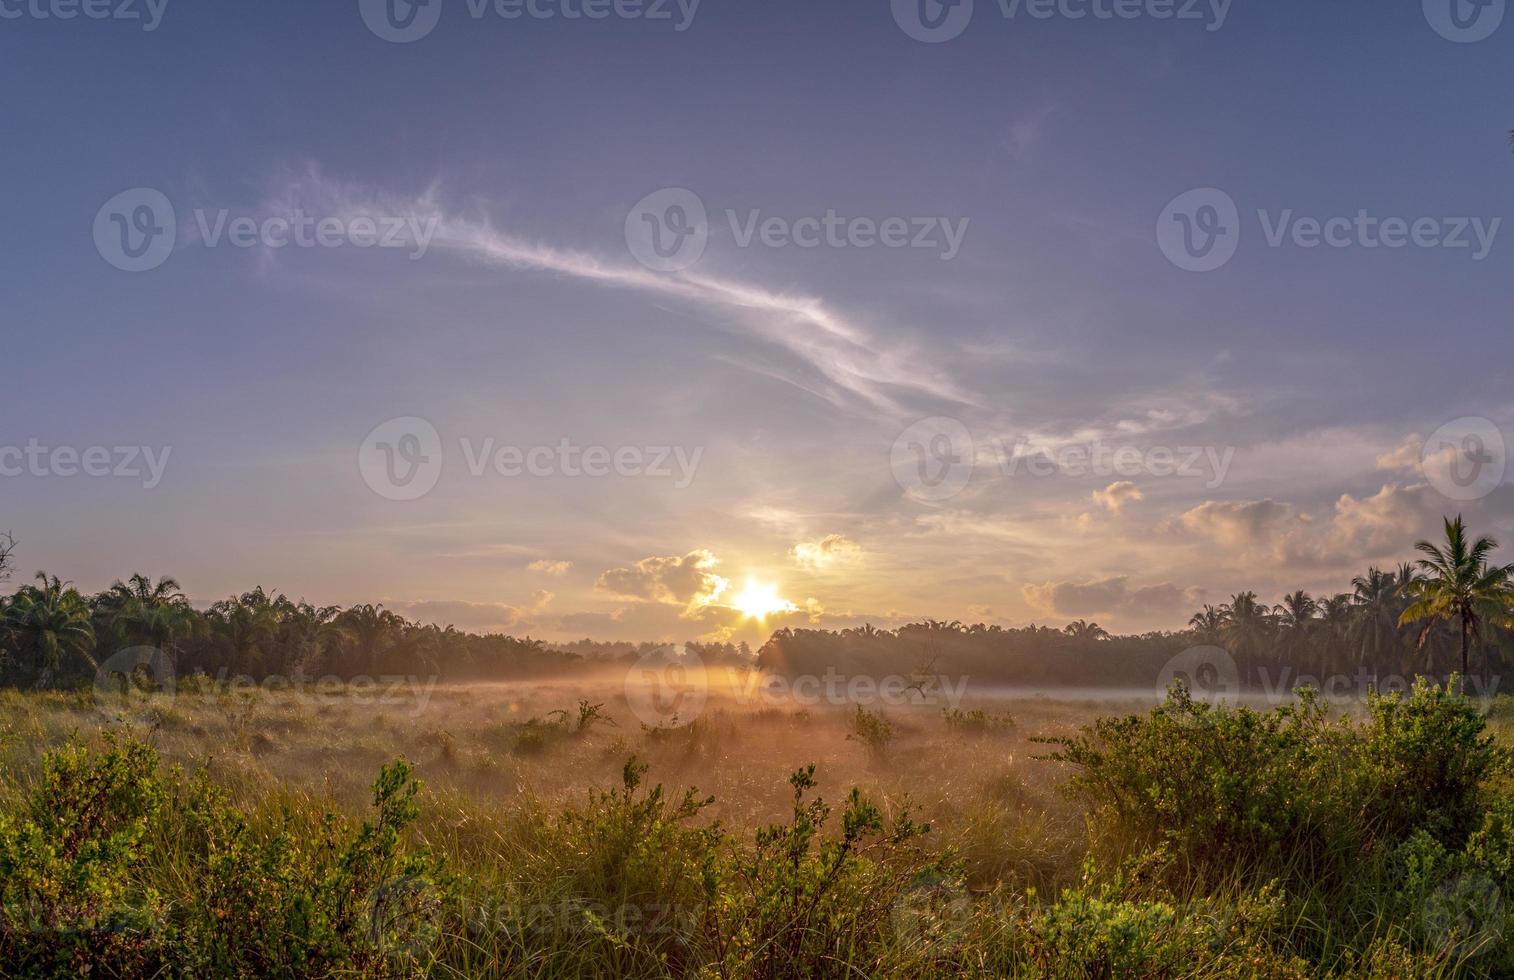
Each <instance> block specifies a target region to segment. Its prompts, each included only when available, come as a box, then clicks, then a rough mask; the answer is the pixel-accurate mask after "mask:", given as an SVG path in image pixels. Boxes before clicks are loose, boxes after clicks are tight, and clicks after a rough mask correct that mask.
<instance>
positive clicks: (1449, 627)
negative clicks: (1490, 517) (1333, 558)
mask: <svg viewBox="0 0 1514 980" xmlns="http://www.w3.org/2000/svg"><path fill="white" fill-rule="evenodd" d="M1497 547H1498V545H1497V542H1496V541H1494V540H1493V539H1492V538H1490V537H1485V536H1484V537H1476V538H1474V537H1473V536H1472V535H1471V534H1470V533H1469V532H1468V531H1467V528H1466V524H1465V522H1464V521H1463V520H1462V519H1461V518H1460V517H1457V518H1455V519H1447V520H1446V522H1445V537H1444V540H1443V541H1441V542H1439V543H1434V542H1430V541H1421V542H1419V543H1418V544H1417V545H1416V546H1415V548H1416V551H1417V552H1418V554H1419V556H1420V557H1419V558H1418V559H1416V560H1414V561H1407V562H1404V563H1402V564H1400V565H1398V566H1397V567H1396V568H1393V569H1381V568H1370V569H1368V570H1367V571H1366V572H1365V573H1364V574H1362V575H1358V576H1356V577H1355V578H1353V579H1352V580H1351V587H1350V590H1349V591H1344V592H1338V593H1334V594H1331V595H1324V596H1314V595H1311V594H1310V593H1308V592H1306V591H1304V590H1296V591H1293V592H1290V593H1288V594H1287V595H1285V596H1283V597H1282V599H1281V601H1280V602H1277V603H1275V604H1268V603H1266V602H1264V601H1263V600H1262V599H1260V598H1259V597H1258V595H1257V593H1255V592H1251V591H1247V592H1240V593H1238V594H1236V595H1234V596H1232V597H1231V598H1230V601H1229V602H1226V603H1223V604H1220V605H1206V606H1204V608H1203V609H1201V610H1199V611H1198V612H1197V613H1195V614H1194V615H1193V617H1192V618H1191V619H1190V620H1189V622H1188V628H1187V629H1186V630H1181V631H1176V632H1168V631H1158V632H1150V633H1144V634H1141V635H1138V636H1114V635H1111V634H1110V633H1109V632H1108V631H1107V630H1105V629H1104V628H1103V627H1101V626H1099V625H1098V624H1097V623H1091V622H1087V621H1085V620H1078V621H1076V622H1073V623H1071V624H1069V625H1067V626H1065V627H1063V628H1061V629H1053V628H1050V627H1046V626H1037V625H1034V624H1033V625H1030V626H1027V627H1023V628H1006V627H1002V626H991V625H985V624H982V623H977V624H971V625H969V624H965V623H961V622H940V621H934V620H929V621H926V622H923V623H914V624H910V625H907V626H903V627H900V628H899V629H897V630H880V629H876V628H874V627H872V626H862V627H858V628H855V629H845V630H840V631H832V630H813V629H783V630H779V631H778V632H777V633H775V634H773V636H772V638H771V639H770V640H768V642H767V643H766V644H764V645H763V647H762V648H761V650H759V651H758V662H759V664H760V665H761V666H762V667H764V668H766V669H769V670H774V671H778V672H782V673H791V674H802V673H819V672H823V671H825V670H828V669H829V670H838V671H841V672H844V673H869V674H880V673H882V674H887V673H899V672H901V671H902V672H904V673H910V672H915V673H921V672H926V673H929V672H942V673H950V674H960V675H967V676H969V677H971V678H972V679H973V680H974V681H975V682H979V683H984V682H987V683H1002V684H1016V685H1031V686H1091V687H1149V686H1150V685H1151V684H1152V682H1153V679H1154V678H1157V677H1159V676H1160V675H1161V674H1162V671H1163V668H1164V667H1165V666H1166V665H1167V664H1168V663H1169V662H1170V661H1171V660H1172V658H1173V657H1175V656H1177V655H1178V654H1179V653H1181V652H1183V651H1184V650H1186V649H1188V648H1191V647H1195V646H1215V647H1220V648H1222V649H1224V650H1225V651H1227V652H1228V653H1229V654H1230V655H1231V657H1232V658H1233V659H1234V660H1235V662H1236V666H1237V670H1238V673H1239V678H1240V680H1241V681H1242V682H1243V683H1246V684H1248V685H1251V686H1260V685H1265V684H1266V683H1267V678H1268V677H1271V678H1274V679H1278V678H1281V679H1284V680H1286V679H1287V678H1289V677H1291V678H1294V679H1297V678H1299V677H1312V678H1315V679H1316V680H1322V679H1324V678H1327V677H1333V676H1341V675H1346V676H1351V675H1359V674H1361V673H1363V672H1366V673H1367V674H1368V675H1370V676H1376V677H1385V676H1398V677H1403V678H1410V677H1414V676H1416V675H1426V676H1444V675H1447V674H1450V673H1452V672H1453V671H1454V672H1459V673H1460V674H1461V675H1462V676H1463V677H1466V676H1469V675H1471V673H1472V671H1473V670H1474V669H1476V670H1481V671H1482V673H1483V674H1484V676H1487V675H1489V674H1495V673H1501V672H1503V671H1505V670H1507V669H1508V667H1509V665H1510V663H1511V662H1514V659H1511V658H1514V565H1499V564H1496V563H1495V562H1493V561H1492V559H1491V556H1492V553H1493V551H1494V550H1495V549H1496V548H1497ZM1264 672H1265V673H1264Z"/></svg>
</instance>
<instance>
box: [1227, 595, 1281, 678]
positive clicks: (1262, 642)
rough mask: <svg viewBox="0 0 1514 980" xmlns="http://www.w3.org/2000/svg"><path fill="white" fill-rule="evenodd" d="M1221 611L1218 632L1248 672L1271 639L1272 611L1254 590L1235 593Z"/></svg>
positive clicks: (1258, 660) (1259, 658)
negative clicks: (1222, 618)
mask: <svg viewBox="0 0 1514 980" xmlns="http://www.w3.org/2000/svg"><path fill="white" fill-rule="evenodd" d="M1221 612H1222V613H1223V614H1224V616H1225V625H1224V627H1223V628H1222V629H1221V633H1220V635H1221V636H1222V637H1224V640H1225V645H1226V646H1227V647H1229V649H1230V653H1231V654H1232V655H1233V656H1234V657H1235V659H1236V661H1237V662H1238V663H1239V664H1241V665H1242V666H1243V668H1244V669H1245V670H1247V671H1248V672H1249V670H1250V669H1251V667H1252V666H1255V665H1256V664H1257V663H1259V662H1260V660H1261V657H1262V654H1263V652H1264V651H1265V650H1266V649H1267V647H1268V646H1269V645H1270V644H1271V642H1272V635H1273V626H1274V619H1273V616H1272V612H1271V610H1269V609H1268V608H1267V606H1266V605H1265V604H1264V603H1261V602H1258V601H1257V598H1256V593H1255V592H1238V593H1236V594H1235V595H1233V596H1231V597H1230V602H1229V604H1228V605H1226V606H1223V607H1221Z"/></svg>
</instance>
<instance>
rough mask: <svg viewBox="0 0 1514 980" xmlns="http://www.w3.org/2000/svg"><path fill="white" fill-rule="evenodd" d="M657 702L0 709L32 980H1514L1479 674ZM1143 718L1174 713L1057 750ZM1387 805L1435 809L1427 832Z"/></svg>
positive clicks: (480, 688) (1417, 818) (1422, 814)
mask: <svg viewBox="0 0 1514 980" xmlns="http://www.w3.org/2000/svg"><path fill="white" fill-rule="evenodd" d="M629 693H630V695H631V699H630V700H629V701H628V697H627V695H628V689H627V687H626V685H625V682H624V677H623V675H622V674H619V673H607V674H605V675H604V676H600V677H592V678H576V679H574V680H571V681H567V680H565V681H560V682H546V683H541V682H533V683H521V684H492V685H472V686H467V687H451V686H434V687H428V686H426V685H423V684H408V683H403V684H396V685H393V686H387V687H381V688H364V689H359V690H353V689H320V690H317V689H314V688H306V689H301V690H288V689H284V690H259V689H252V688H246V689H235V688H231V689H228V688H225V687H211V686H195V685H184V686H181V688H180V690H179V691H178V692H177V693H175V694H172V695H168V694H161V693H159V694H131V695H127V696H125V697H122V696H112V697H107V698H104V699H102V698H101V697H99V696H98V695H96V694H95V693H93V692H91V693H89V694H77V695H75V694H32V693H19V692H6V693H3V694H0V767H3V769H0V775H3V780H4V782H3V796H0V812H3V813H4V814H5V815H6V816H5V817H4V822H3V823H0V861H3V862H5V865H4V868H3V870H6V871H8V872H9V874H10V881H9V883H8V884H7V885H6V886H4V887H5V888H6V889H7V890H6V892H5V898H6V907H7V925H6V929H5V933H4V938H3V940H0V943H3V945H4V947H5V952H6V954H7V960H8V962H9V963H10V964H11V966H10V974H12V975H36V976H56V975H69V971H70V970H74V969H81V968H85V967H87V968H89V969H92V970H93V971H94V974H95V975H101V976H118V975H119V976H157V975H175V974H182V975H194V974H195V973H196V972H201V973H203V971H206V970H214V971H215V972H216V973H217V974H218V975H243V976H278V975H282V976H309V975H328V976H359V975H361V976H386V975H411V974H420V973H429V974H431V975H437V976H580V975H584V976H587V975H616V974H619V975H639V976H664V975H688V976H694V975H703V976H743V977H748V976H772V977H777V976H800V975H825V976H837V977H841V976H931V975H939V976H972V975H980V974H981V973H983V972H985V971H986V972H991V973H999V974H1006V975H1018V976H1027V977H1030V976H1045V975H1054V976H1068V977H1081V976H1152V977H1159V976H1160V977H1167V976H1174V977H1176V976H1236V977H1241V976H1318V975H1341V976H1349V975H1377V976H1382V977H1389V976H1450V975H1467V976H1497V975H1508V974H1507V972H1506V971H1507V969H1508V964H1509V962H1510V960H1509V957H1508V955H1507V952H1506V950H1505V945H1504V938H1503V937H1504V933H1503V928H1504V925H1505V918H1506V913H1505V910H1504V907H1503V902H1502V895H1503V889H1504V887H1505V886H1506V883H1507V877H1508V875H1509V871H1510V868H1509V865H1510V863H1511V860H1510V858H1511V854H1514V845H1511V844H1510V841H1509V833H1508V825H1507V824H1505V823H1502V822H1501V821H1502V820H1503V814H1505V813H1506V812H1514V810H1511V808H1509V807H1508V806H1506V805H1505V797H1503V796H1502V786H1503V782H1504V780H1505V778H1506V777H1505V776H1504V774H1503V767H1504V761H1503V760H1502V758H1501V756H1500V754H1499V751H1498V750H1497V749H1494V748H1490V747H1489V748H1486V753H1485V754H1486V758H1485V759H1483V761H1481V762H1479V761H1476V760H1472V761H1468V762H1466V763H1465V765H1463V762H1462V761H1459V760H1464V759H1466V757H1468V756H1469V754H1476V753H1477V752H1478V751H1482V750H1479V749H1477V748H1476V747H1477V746H1478V745H1480V744H1482V741H1480V740H1483V739H1485V736H1484V734H1483V733H1482V728H1483V725H1484V719H1483V718H1482V716H1481V715H1480V714H1479V713H1478V712H1477V710H1476V709H1475V708H1474V707H1473V706H1471V705H1467V704H1465V703H1464V702H1460V701H1459V699H1455V698H1451V697H1450V696H1449V695H1446V696H1445V698H1443V699H1441V700H1440V701H1436V702H1435V703H1433V704H1432V703H1429V702H1428V700H1427V701H1426V703H1425V704H1423V705H1421V710H1419V711H1417V712H1411V713H1412V714H1414V717H1415V720H1414V722H1413V725H1412V726H1409V727H1408V728H1406V727H1405V726H1404V725H1403V724H1401V723H1398V722H1394V723H1385V722H1383V721H1382V719H1381V718H1379V720H1378V722H1377V723H1376V726H1375V727H1374V722H1373V720H1372V713H1371V712H1369V711H1368V710H1366V709H1365V708H1362V707H1361V706H1357V707H1356V708H1355V709H1351V710H1346V711H1344V712H1343V711H1341V710H1336V711H1334V712H1333V713H1332V714H1333V715H1334V716H1335V717H1336V720H1334V721H1331V720H1327V719H1323V718H1321V719H1315V720H1313V721H1310V720H1308V719H1307V718H1305V719H1304V720H1302V721H1300V720H1299V719H1298V718H1294V719H1293V721H1288V720H1287V717H1286V716H1287V715H1288V712H1282V713H1277V712H1272V713H1268V714H1266V715H1263V714H1254V713H1249V712H1247V713H1243V714H1241V715H1233V714H1226V715H1224V716H1222V717H1215V716H1213V715H1212V714H1203V713H1189V714H1187V715H1185V716H1182V717H1169V718H1167V719H1166V720H1165V721H1164V722H1163V724H1164V725H1167V726H1169V727H1168V728H1167V729H1165V730H1162V729H1160V726H1157V725H1156V722H1155V721H1153V720H1152V716H1151V715H1149V714H1148V713H1149V712H1150V710H1151V707H1152V705H1153V704H1154V703H1155V699H1154V698H1153V697H1152V696H1150V695H1149V694H1148V695H1146V696H1145V698H1144V700H1143V699H1142V698H1141V696H1140V695H1138V694H1132V695H1131V696H1130V697H1129V698H1124V699H1122V698H1112V699H1109V700H1102V701H1077V702H1074V701H1058V700H1053V699H1050V698H1045V697H1026V698H993V699H987V700H985V699H975V698H973V697H972V696H971V695H969V696H968V697H967V699H966V700H965V701H964V702H963V703H962V704H961V705H960V706H959V708H958V709H956V710H953V711H950V712H948V711H945V710H943V708H942V707H941V706H940V705H938V704H903V705H891V706H888V707H885V708H881V709H866V708H864V709H858V708H857V707H856V706H847V705H816V704H800V703H797V702H794V701H792V700H789V699H781V698H774V697H764V698H754V697H752V696H751V693H750V690H746V691H743V690H741V689H736V688H732V687H730V686H728V685H727V684H725V683H724V682H723V679H722V678H720V677H715V678H713V680H712V683H711V686H710V691H709V696H708V700H707V701H706V702H705V703H704V704H703V706H702V710H700V711H699V712H698V715H697V717H696V718H694V719H693V720H692V721H690V722H688V723H687V724H681V725H679V726H678V727H672V726H667V725H654V726H648V725H646V724H645V722H644V721H643V720H642V717H641V716H644V714H645V713H644V712H640V713H638V711H637V706H638V704H640V703H641V702H640V701H639V700H638V692H636V691H635V690H634V688H632V689H630V691H629ZM1423 697H1424V698H1426V699H1428V698H1429V695H1427V694H1426V695H1423ZM1457 705H1460V706H1461V707H1462V708H1464V709H1465V710H1464V711H1461V712H1460V713H1458V711H1457V710H1456V706H1457ZM1399 710H1400V713H1403V708H1402V707H1400V709H1399ZM639 714H640V716H639ZM1305 714H1307V712H1305ZM1343 714H1344V715H1349V716H1350V718H1352V719H1354V720H1351V721H1346V722H1343V721H1341V720H1339V719H1340V717H1341V716H1342V715H1343ZM1117 717H1131V718H1139V719H1144V720H1142V721H1137V722H1132V723H1131V724H1135V725H1136V726H1137V727H1135V728H1127V729H1125V730H1122V731H1120V732H1105V733H1103V734H1102V735H1099V736H1097V737H1095V738H1093V739H1092V740H1091V741H1087V740H1085V741H1084V742H1083V743H1081V744H1082V746H1083V752H1082V754H1080V753H1079V752H1078V751H1075V750H1073V749H1071V748H1070V747H1069V746H1068V745H1066V744H1063V745H1060V746H1059V745H1057V744H1054V743H1049V742H1047V741H1046V740H1047V739H1052V740H1056V739H1075V740H1076V738H1077V736H1078V735H1079V733H1080V732H1081V731H1083V730H1084V729H1085V728H1086V727H1087V726H1090V725H1092V724H1094V723H1095V721H1096V720H1097V719H1099V718H1117ZM1264 718H1266V719H1282V721H1281V722H1280V723H1279V724H1281V727H1280V728H1279V727H1276V726H1274V728H1273V729H1271V730H1266V725H1265V724H1262V723H1261V722H1260V721H1259V720H1260V719H1264ZM1247 719H1250V720H1249V721H1248V720H1247ZM1474 719H1475V723H1474V722H1473V721H1472V720H1474ZM1496 719H1497V713H1496V712H1495V716H1494V720H1492V721H1490V722H1488V725H1489V729H1488V730H1489V731H1492V732H1495V733H1497V737H1498V739H1499V740H1503V739H1504V738H1505V737H1506V734H1507V730H1506V728H1505V727H1504V726H1503V724H1502V723H1501V722H1499V721H1497V720H1496ZM683 720H687V719H683ZM1469 724H1475V727H1476V728H1477V729H1478V731H1477V732H1469V731H1467V726H1468V725H1469ZM1200 729H1202V731H1203V732H1204V733H1206V734H1202V735H1201V734H1196V733H1197V732H1198V731H1199V730H1200ZM1345 733H1357V734H1352V735H1348V734H1345ZM1349 739H1359V741H1360V744H1359V745H1358V744H1356V743H1355V742H1351V743H1350V744H1348V740H1349ZM1384 739H1398V740H1399V741H1398V742H1394V743H1392V744H1389V743H1388V742H1385V741H1384ZM1405 739H1408V740H1409V742H1407V743H1405V742H1404V740H1405ZM1427 740H1429V741H1427ZM1401 743H1403V744H1401ZM1441 743H1444V744H1441ZM70 744H72V745H74V746H75V747H76V748H75V751H74V752H73V754H71V755H70V754H69V753H67V752H65V753H64V754H63V755H62V756H61V757H60V756H59V755H57V754H54V755H53V756H52V757H51V762H45V761H44V754H45V753H48V752H55V753H56V750H58V749H59V748H60V747H64V746H68V745H70ZM1074 744H1079V743H1076V742H1075V743H1074ZM1469 746H1471V747H1472V749H1471V750H1470V752H1469V749H1468V747H1469ZM1132 751H1138V752H1139V753H1144V755H1139V756H1132V755H1130V754H1129V753H1130V752H1132ZM1090 752H1092V753H1094V754H1093V755H1089V754H1088V753H1090ZM1122 752H1123V753H1125V756H1123V757H1122V755H1121V753H1122ZM1053 753H1057V754H1060V755H1063V756H1064V757H1066V759H1065V760H1064V761H1056V760H1052V759H1049V758H1047V756H1049V755H1051V754H1053ZM1290 753H1294V754H1291V755H1290ZM1437 753H1439V754H1437ZM1451 754H1454V755H1455V756H1456V760H1453V762H1454V764H1453V762H1448V761H1447V757H1448V756H1449V755H1451ZM1179 756H1181V758H1180V757H1179ZM1396 756H1402V759H1401V760H1400V761H1401V762H1402V765H1396V764H1394V763H1393V760H1394V758H1396ZM632 757H634V758H635V760H636V762H635V763H634V764H630V765H628V759H631V758H632ZM60 758H61V761H60ZM399 758H403V759H405V760H407V761H408V763H409V765H410V767H411V769H412V770H413V776H414V777H416V778H418V780H419V782H420V784H421V788H420V789H419V791H418V792H416V793H415V795H414V797H413V799H411V798H410V796H409V795H408V794H409V793H410V791H411V789H412V787H413V786H414V783H413V782H412V781H411V780H410V778H409V776H410V773H409V772H407V771H405V770H403V769H396V768H390V769H388V770H386V775H387V777H388V778H389V784H388V785H387V786H383V787H381V788H380V789H379V791H378V793H377V797H378V802H377V804H376V803H375V799H376V793H375V780H376V779H377V778H378V777H379V774H380V771H381V770H382V769H384V767H385V766H386V765H388V764H389V763H391V762H392V761H393V760H395V759H399ZM1478 758H1479V759H1481V758H1482V757H1481V756H1479V757H1478ZM1142 760H1144V761H1142ZM810 765H813V766H814V767H815V768H814V772H813V776H812V778H811V777H805V776H804V775H803V773H805V772H806V771H807V767H808V766H810ZM643 766H644V767H645V771H644V773H643V771H642V768H641V767H643ZM1383 766H1386V767H1387V768H1386V769H1383V770H1382V771H1378V769H1379V768H1381V767H1383ZM1467 766H1472V767H1473V768H1474V769H1475V771H1472V770H1468V769H1467ZM174 767H178V769H175V768H174ZM796 772H799V773H800V774H801V775H800V776H799V777H797V781H795V779H794V778H793V777H794V775H795V773H796ZM197 774H199V775H197ZM1342 774H1346V775H1345V776H1343V775H1342ZM1346 777H1349V778H1346ZM1185 781H1186V782H1185ZM1290 781H1291V782H1290ZM1427 782H1430V783H1433V785H1421V784H1425V783H1427ZM1472 784H1475V785H1472ZM659 785H660V786H661V787H664V788H665V789H664V790H663V792H662V793H661V794H659V793H658V792H657V791H656V790H655V789H654V787H657V786H659ZM144 787H145V788H144ZM853 787H856V788H857V789H858V790H860V794H859V795H858V796H856V797H854V798H851V799H850V800H849V794H850V793H851V791H852V789H853ZM688 788H697V792H695V793H693V794H690V795H688V796H685V790H686V789H688ZM1374 793H1384V794H1386V795H1387V796H1391V797H1394V798H1398V799H1403V798H1407V797H1416V798H1417V797H1420V796H1423V797H1425V799H1424V800H1423V805H1422V806H1419V807H1418V809H1413V808H1412V807H1411V808H1410V810H1412V812H1409V811H1406V812H1405V813H1404V814H1402V815H1401V820H1400V821H1399V822H1398V823H1396V824H1394V825H1393V826H1391V827H1390V826H1385V825H1384V820H1385V819H1386V818H1382V817H1381V816H1380V814H1381V812H1382V811H1381V808H1377V809H1375V810H1371V812H1370V813H1369V812H1368V810H1369V809H1371V808H1368V807H1365V806H1364V805H1363V804H1364V802H1365V801H1366V800H1368V799H1371V798H1372V794H1374ZM1131 794H1134V797H1133V796H1132V795H1131ZM1278 794H1281V795H1278ZM1458 794H1460V795H1458ZM796 795H797V797H798V798H797V799H796ZM1300 795H1303V796H1308V797H1311V798H1312V799H1313V802H1310V803H1309V804H1308V806H1304V807H1302V808H1301V805H1300V804H1298V802H1297V797H1299V796H1300ZM817 797H818V798H823V799H824V800H825V801H826V802H827V803H828V804H829V812H828V814H827V813H825V812H823V811H821V810H819V809H814V808H812V807H811V802H812V801H813V800H814V799H816V798H817ZM1453 797H1455V798H1454V799H1453ZM710 798H712V799H710ZM1132 798H1140V799H1141V800H1142V801H1143V802H1141V803H1140V804H1139V805H1137V806H1136V807H1135V808H1134V812H1132V808H1131V807H1130V806H1129V804H1130V802H1131V799H1132ZM1284 798H1287V800H1288V802H1269V801H1274V800H1282V799H1284ZM707 800H708V802H706V801H707ZM1264 802H1265V803H1268V805H1267V808H1266V812H1265V813H1263V814H1261V815H1258V814H1257V813H1255V812H1253V811H1252V809H1251V808H1254V807H1255V806H1257V805H1260V804H1261V803H1264ZM1190 804H1197V805H1196V806H1194V807H1192V808H1190V806H1189V805H1190ZM1316 804H1318V805H1316ZM1227 811H1233V812H1227ZM62 813H67V814H69V815H70V816H69V820H67V821H64V820H63V819H62V818H61V817H59V816H57V815H58V814H62ZM327 813H330V814H333V815H334V816H333V817H332V818H331V820H329V821H324V822H323V815H324V814H327ZM827 816H828V819H826V817H827ZM926 824H928V825H929V828H930V829H929V832H928V833H925V832H922V831H921V826H920V825H926ZM81 826H82V827H83V829H82V830H81V829H80V828H81ZM70 828H72V831H73V832H72V833H71V832H70ZM1489 828H1491V830H1490V829H1489ZM60 833H62V834H63V836H65V837H67V838H68V839H69V840H70V841H71V843H65V844H58V842H57V837H58V835H59V834H60ZM49 835H51V840H49ZM91 835H93V836H91ZM83 838H88V839H87V840H84V839H83ZM1353 855H1354V856H1353ZM1343 871H1345V872H1348V873H1345V874H1343V873H1342V872H1343ZM1352 879H1354V880H1352ZM1369 886H1370V888H1369ZM1364 889H1365V890H1364ZM1369 892H1370V894H1369ZM1442 906H1444V909H1442ZM102 937H106V938H103V939H102ZM297 947H303V951H302V952H291V949H295V948H297Z"/></svg>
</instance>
